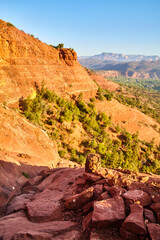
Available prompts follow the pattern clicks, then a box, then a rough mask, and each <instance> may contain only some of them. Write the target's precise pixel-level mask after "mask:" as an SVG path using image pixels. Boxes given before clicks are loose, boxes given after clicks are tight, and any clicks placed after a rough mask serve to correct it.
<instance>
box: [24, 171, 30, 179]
mask: <svg viewBox="0 0 160 240" xmlns="http://www.w3.org/2000/svg"><path fill="white" fill-rule="evenodd" d="M22 175H23V176H24V177H25V178H30V176H29V174H28V173H26V172H22Z"/></svg>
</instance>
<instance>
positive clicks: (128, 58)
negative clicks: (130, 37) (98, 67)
mask: <svg viewBox="0 0 160 240" xmlns="http://www.w3.org/2000/svg"><path fill="white" fill-rule="evenodd" d="M82 59H98V60H102V61H118V62H133V61H136V62H137V61H138V62H139V61H157V60H160V56H158V55H154V56H145V55H131V54H130V55H125V54H118V53H106V52H103V53H101V54H97V55H94V56H82V57H79V60H80V61H81V60H82Z"/></svg>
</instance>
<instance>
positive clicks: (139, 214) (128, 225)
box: [122, 204, 147, 235]
mask: <svg viewBox="0 0 160 240" xmlns="http://www.w3.org/2000/svg"><path fill="white" fill-rule="evenodd" d="M130 210H131V213H130V214H129V216H128V217H127V218H126V219H125V221H124V222H123V224H122V228H123V229H124V230H125V231H128V232H131V233H134V234H138V235H147V231H146V227H145V224H144V218H143V207H142V206H141V205H138V204H131V205H130Z"/></svg>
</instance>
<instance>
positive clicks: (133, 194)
mask: <svg viewBox="0 0 160 240" xmlns="http://www.w3.org/2000/svg"><path fill="white" fill-rule="evenodd" d="M123 197H124V198H125V202H126V205H127V206H129V205H130V204H132V203H140V204H141V205H142V206H143V207H144V206H147V205H149V204H151V197H150V196H149V195H148V194H147V193H146V192H144V191H142V190H129V191H128V192H126V193H124V194H123Z"/></svg>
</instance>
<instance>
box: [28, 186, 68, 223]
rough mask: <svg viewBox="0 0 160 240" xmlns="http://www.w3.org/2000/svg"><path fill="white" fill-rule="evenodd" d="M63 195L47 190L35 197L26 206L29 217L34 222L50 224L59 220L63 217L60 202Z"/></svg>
mask: <svg viewBox="0 0 160 240" xmlns="http://www.w3.org/2000/svg"><path fill="white" fill-rule="evenodd" d="M62 199H63V193H62V192H60V191H57V190H52V191H51V190H48V189H47V190H45V191H43V192H41V193H38V194H36V195H35V196H34V198H33V200H32V201H30V202H28V203H27V204H26V208H27V215H28V217H29V219H30V220H31V221H33V222H48V221H52V220H59V219H60V217H61V205H60V200H62Z"/></svg>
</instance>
